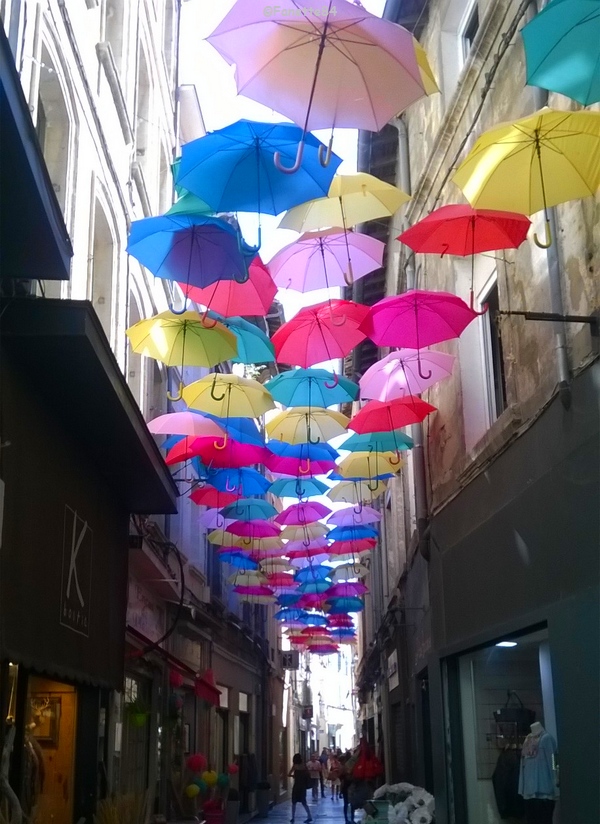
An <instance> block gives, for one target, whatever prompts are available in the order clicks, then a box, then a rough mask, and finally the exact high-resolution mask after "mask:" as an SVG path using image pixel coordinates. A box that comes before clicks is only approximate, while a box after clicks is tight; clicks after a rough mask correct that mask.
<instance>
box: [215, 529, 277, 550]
mask: <svg viewBox="0 0 600 824" xmlns="http://www.w3.org/2000/svg"><path fill="white" fill-rule="evenodd" d="M206 537H207V540H208V541H209V542H210V543H211V544H217V546H225V547H238V548H239V549H246V550H253V549H281V550H283V546H284V544H283V541H282V540H281V538H278V537H274V538H242V536H241V535H234V534H233V533H232V532H225V530H224V529H213V530H212V532H209V533H208V535H207V536H206Z"/></svg>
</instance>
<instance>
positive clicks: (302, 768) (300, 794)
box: [288, 752, 313, 824]
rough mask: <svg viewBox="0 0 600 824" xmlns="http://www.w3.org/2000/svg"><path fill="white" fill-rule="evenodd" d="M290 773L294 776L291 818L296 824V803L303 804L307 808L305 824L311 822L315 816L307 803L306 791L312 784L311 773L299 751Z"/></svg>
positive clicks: (292, 823)
mask: <svg viewBox="0 0 600 824" xmlns="http://www.w3.org/2000/svg"><path fill="white" fill-rule="evenodd" d="M288 775H289V776H293V778H294V784H293V786H292V817H291V819H290V821H291V824H294V818H295V815H296V804H302V806H303V807H304V809H305V810H306V818H305V820H304V824H310V822H311V821H312V820H313V818H312V815H311V812H310V807H309V806H308V804H307V803H306V791H307V789H308V788H309V786H310V773H309V771H308V769H307V766H306V764H305V763H304V762H303V761H302V756H301V755H300V753H299V752H297V753H296V754H295V755H294V757H293V758H292V768H291V770H290V771H289V773H288Z"/></svg>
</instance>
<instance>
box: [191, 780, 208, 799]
mask: <svg viewBox="0 0 600 824" xmlns="http://www.w3.org/2000/svg"><path fill="white" fill-rule="evenodd" d="M192 784H195V785H196V786H197V787H198V789H199V790H200V793H201V795H206V793H207V792H208V784H207V783H206V781H203V780H202V779H201V778H194V780H193V781H192Z"/></svg>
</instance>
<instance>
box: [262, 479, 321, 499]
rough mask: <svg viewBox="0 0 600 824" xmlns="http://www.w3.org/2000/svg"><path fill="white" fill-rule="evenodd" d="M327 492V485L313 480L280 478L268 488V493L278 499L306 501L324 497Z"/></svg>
mask: <svg viewBox="0 0 600 824" xmlns="http://www.w3.org/2000/svg"><path fill="white" fill-rule="evenodd" d="M328 490H329V487H328V486H327V484H324V483H323V482H322V481H317V480H316V479H315V478H296V479H294V480H288V479H287V478H280V479H278V480H277V481H274V482H273V483H272V484H271V485H270V486H269V490H268V491H269V492H270V493H271V495H275V496H277V497H278V498H302V499H306V498H313V497H315V496H317V495H324V494H325V493H326V492H327V491H328Z"/></svg>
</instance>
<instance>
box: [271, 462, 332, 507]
mask: <svg viewBox="0 0 600 824" xmlns="http://www.w3.org/2000/svg"><path fill="white" fill-rule="evenodd" d="M264 465H265V466H266V467H267V469H270V470H271V472H275V473H276V474H277V475H278V476H287V477H291V478H312V477H314V476H315V475H327V473H328V472H331V470H332V469H335V467H336V463H335V461H334V460H330V461H328V460H326V459H323V460H311V459H306V458H294V457H285V456H283V455H269V456H268V457H266V458H265V459H264ZM315 520H317V521H318V520H319V519H318V518H316V519H315Z"/></svg>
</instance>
